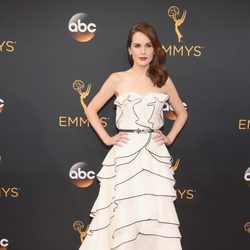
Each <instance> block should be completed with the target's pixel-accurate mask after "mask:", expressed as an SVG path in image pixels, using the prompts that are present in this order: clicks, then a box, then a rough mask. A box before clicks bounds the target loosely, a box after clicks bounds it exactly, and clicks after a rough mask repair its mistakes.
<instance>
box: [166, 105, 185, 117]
mask: <svg viewBox="0 0 250 250" xmlns="http://www.w3.org/2000/svg"><path fill="white" fill-rule="evenodd" d="M182 104H183V106H184V107H185V109H187V104H186V103H184V102H183V103H182ZM163 111H165V112H166V117H167V119H169V120H171V121H174V120H175V119H176V114H175V112H174V109H173V107H172V106H171V105H170V104H169V103H168V102H165V104H164V106H163Z"/></svg>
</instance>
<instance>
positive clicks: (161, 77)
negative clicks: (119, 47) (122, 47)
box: [127, 22, 168, 88]
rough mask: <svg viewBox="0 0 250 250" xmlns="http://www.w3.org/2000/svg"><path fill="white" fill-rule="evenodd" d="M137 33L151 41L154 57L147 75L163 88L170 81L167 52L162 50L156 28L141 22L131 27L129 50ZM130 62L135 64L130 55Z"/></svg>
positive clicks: (128, 40) (128, 42) (128, 41)
mask: <svg viewBox="0 0 250 250" xmlns="http://www.w3.org/2000/svg"><path fill="white" fill-rule="evenodd" d="M136 32H141V33H143V34H144V35H146V36H147V37H148V38H149V40H150V41H151V43H152V45H153V48H154V56H153V59H152V61H151V62H150V66H149V68H148V70H147V75H148V77H149V78H150V79H151V81H152V82H153V83H154V86H155V85H156V86H157V87H159V88H160V87H162V86H163V85H164V84H165V82H166V81H167V79H168V72H167V70H166V68H165V67H164V65H163V64H164V62H165V58H166V52H165V50H164V49H163V48H162V46H161V43H160V41H159V39H158V36H157V34H156V31H155V30H154V28H153V27H152V26H151V25H149V24H148V23H146V22H140V23H137V24H135V25H134V26H132V27H131V29H130V31H129V35H128V39H127V49H128V48H129V47H130V46H131V43H132V38H133V35H134V34H135V33H136ZM128 60H129V63H130V65H131V66H133V64H134V60H133V58H132V56H130V55H129V53H128Z"/></svg>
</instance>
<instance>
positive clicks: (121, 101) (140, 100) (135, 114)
mask: <svg viewBox="0 0 250 250" xmlns="http://www.w3.org/2000/svg"><path fill="white" fill-rule="evenodd" d="M168 99H169V96H168V95H167V94H164V93H157V92H149V93H148V94H146V95H145V96H142V95H140V94H139V93H137V92H135V91H128V92H126V93H125V94H122V95H119V96H117V98H116V99H115V101H114V104H115V105H116V107H117V108H116V127H117V128H118V129H136V128H151V129H159V128H161V127H162V126H163V124H164V117H163V106H164V104H165V102H166V101H167V100H168Z"/></svg>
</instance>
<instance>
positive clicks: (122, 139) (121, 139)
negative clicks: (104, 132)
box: [104, 132, 129, 147]
mask: <svg viewBox="0 0 250 250" xmlns="http://www.w3.org/2000/svg"><path fill="white" fill-rule="evenodd" d="M127 134H128V133H127V132H119V133H118V134H116V135H114V136H110V137H109V138H108V139H107V140H106V141H105V142H104V143H105V144H106V145H107V146H110V145H117V146H119V147H122V146H123V144H122V143H125V144H126V143H128V140H129V138H128V137H127V136H126V135H127Z"/></svg>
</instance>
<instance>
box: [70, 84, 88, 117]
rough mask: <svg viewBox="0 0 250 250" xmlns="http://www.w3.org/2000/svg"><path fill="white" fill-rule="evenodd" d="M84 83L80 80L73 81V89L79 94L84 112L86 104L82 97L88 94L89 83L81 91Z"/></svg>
mask: <svg viewBox="0 0 250 250" xmlns="http://www.w3.org/2000/svg"><path fill="white" fill-rule="evenodd" d="M83 88H84V83H83V81H81V80H76V81H74V82H73V89H74V90H75V91H77V92H78V93H79V95H80V101H81V104H82V107H83V110H84V113H85V110H86V108H87V105H86V104H85V103H84V99H85V98H86V97H87V96H88V95H89V92H90V89H91V84H88V86H87V89H86V91H83Z"/></svg>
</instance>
